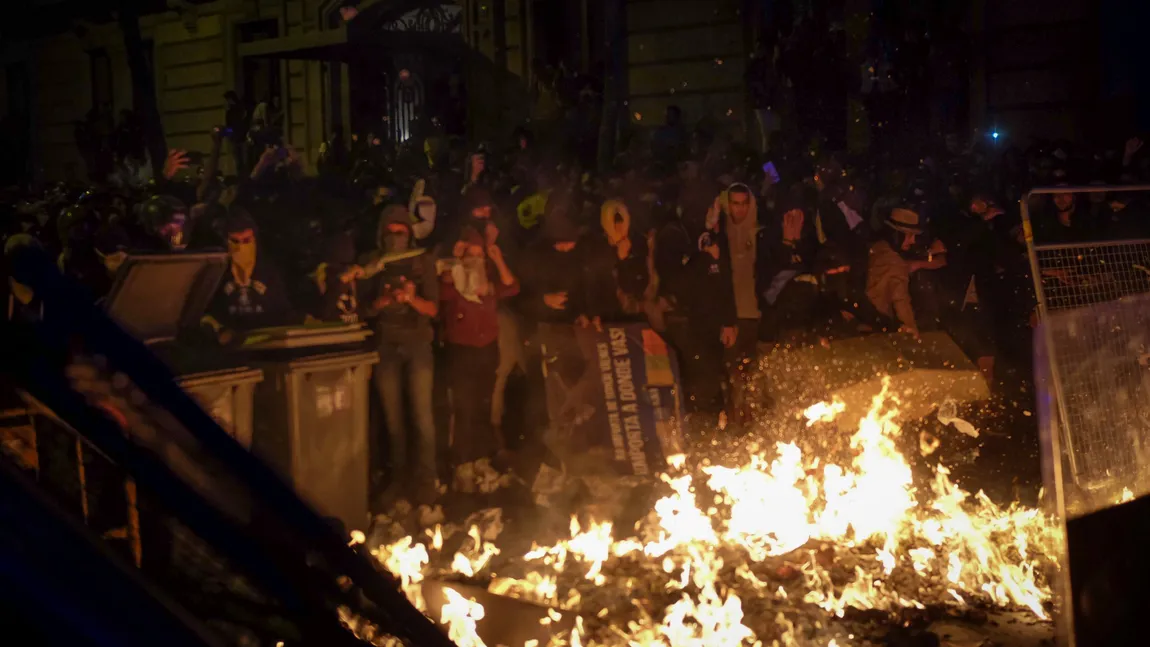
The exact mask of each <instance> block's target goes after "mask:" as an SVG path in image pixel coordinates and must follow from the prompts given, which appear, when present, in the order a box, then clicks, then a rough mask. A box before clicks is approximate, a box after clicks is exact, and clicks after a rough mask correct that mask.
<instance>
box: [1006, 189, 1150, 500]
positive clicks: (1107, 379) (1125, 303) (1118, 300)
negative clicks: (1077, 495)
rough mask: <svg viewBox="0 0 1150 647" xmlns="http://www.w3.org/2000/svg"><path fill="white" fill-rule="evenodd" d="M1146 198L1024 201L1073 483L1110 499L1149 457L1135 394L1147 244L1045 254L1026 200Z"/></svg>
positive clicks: (1148, 280) (1147, 314)
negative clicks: (1105, 493) (1109, 492)
mask: <svg viewBox="0 0 1150 647" xmlns="http://www.w3.org/2000/svg"><path fill="white" fill-rule="evenodd" d="M1106 191H1115V192H1130V191H1139V192H1142V191H1150V186H1126V187H1100V186H1091V187H1055V188H1044V189H1035V190H1033V191H1031V192H1030V193H1029V194H1027V195H1026V196H1023V199H1022V218H1023V227H1024V231H1025V233H1026V243H1027V250H1028V253H1029V256H1030V267H1031V272H1032V274H1033V277H1034V286H1035V293H1036V296H1037V301H1038V314H1039V317H1040V318H1041V319H1042V320H1043V321H1044V324H1045V325H1043V326H1042V330H1043V335H1044V336H1045V339H1044V340H1043V341H1044V342H1045V345H1046V357H1047V361H1048V362H1049V364H1050V366H1049V375H1050V378H1051V387H1052V390H1053V394H1052V395H1053V396H1054V399H1055V402H1056V404H1057V407H1056V408H1057V412H1058V417H1059V421H1060V424H1059V425H1058V427H1059V430H1060V433H1059V438H1058V440H1059V441H1061V442H1060V443H1059V444H1060V445H1061V447H1062V453H1063V454H1064V456H1065V463H1066V465H1067V466H1068V467H1069V469H1070V472H1071V474H1070V475H1069V476H1070V477H1071V478H1072V479H1073V482H1074V483H1075V484H1076V485H1077V486H1078V487H1079V488H1081V489H1084V490H1086V491H1099V490H1109V489H1112V488H1113V487H1114V486H1115V484H1118V487H1119V489H1120V488H1121V487H1122V482H1123V481H1124V480H1127V479H1132V478H1134V477H1135V476H1136V475H1138V474H1139V472H1140V471H1141V467H1140V466H1141V465H1145V464H1146V461H1144V460H1142V458H1143V452H1142V450H1141V448H1142V446H1143V445H1146V446H1148V447H1150V415H1148V414H1150V410H1148V409H1150V398H1148V397H1145V396H1144V395H1143V390H1142V389H1143V387H1142V386H1141V384H1142V381H1143V379H1144V374H1145V373H1147V369H1146V367H1145V366H1143V365H1142V364H1140V361H1139V360H1140V359H1143V358H1145V357H1146V354H1147V353H1150V349H1148V348H1147V343H1146V340H1145V338H1146V337H1147V335H1148V334H1150V297H1146V298H1140V297H1138V295H1143V294H1150V240H1118V241H1106V242H1081V243H1072V244H1044V243H1042V242H1041V241H1035V240H1034V236H1033V234H1032V232H1033V228H1032V226H1031V220H1030V214H1029V211H1028V203H1029V198H1030V196H1031V195H1042V194H1055V193H1071V194H1078V193H1098V192H1106ZM1145 377H1146V378H1147V381H1148V383H1150V375H1146V376H1145Z"/></svg>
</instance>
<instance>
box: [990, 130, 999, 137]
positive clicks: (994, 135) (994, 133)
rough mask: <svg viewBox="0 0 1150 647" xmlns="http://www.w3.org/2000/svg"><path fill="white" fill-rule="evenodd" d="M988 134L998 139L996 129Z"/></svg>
mask: <svg viewBox="0 0 1150 647" xmlns="http://www.w3.org/2000/svg"><path fill="white" fill-rule="evenodd" d="M990 136H991V137H993V138H995V139H998V131H997V130H996V131H994V132H992V133H990Z"/></svg>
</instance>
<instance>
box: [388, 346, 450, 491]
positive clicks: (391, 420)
mask: <svg viewBox="0 0 1150 647" xmlns="http://www.w3.org/2000/svg"><path fill="white" fill-rule="evenodd" d="M434 381H435V361H434V360H433V358H432V353H431V344H430V343H429V342H412V343H390V342H384V343H383V344H381V345H380V348H379V364H378V365H377V366H376V367H375V388H376V389H377V390H378V391H379V400H380V402H381V403H382V404H383V413H384V417H385V419H386V420H387V433H388V437H389V438H390V440H391V445H390V446H391V457H390V458H391V467H392V479H391V483H392V487H394V486H395V485H396V484H404V483H409V484H416V485H420V486H423V485H430V484H433V483H435V480H436V478H437V477H438V474H437V471H438V470H437V468H436V447H435V411H434V408H433V407H432V387H433V386H434ZM405 386H406V391H407V396H408V397H409V398H410V400H406V399H405V398H404V390H405ZM409 404H410V406H411V416H410V418H411V421H412V422H413V423H414V424H415V429H414V430H411V429H408V425H407V420H408V415H407V406H408V405H409ZM412 431H414V432H415V433H414V435H413V434H412ZM412 440H414V442H415V446H416V448H417V449H418V451H419V459H418V460H417V461H416V463H415V464H414V466H413V465H412V463H411V453H410V449H409V448H410V445H411V442H410V441H412ZM413 467H414V469H412V468H413Z"/></svg>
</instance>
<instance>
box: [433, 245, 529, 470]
mask: <svg viewBox="0 0 1150 647" xmlns="http://www.w3.org/2000/svg"><path fill="white" fill-rule="evenodd" d="M452 256H453V259H452V261H453V262H452V263H451V264H450V265H449V268H448V269H446V270H445V271H444V272H443V273H442V274H441V276H440V293H439V294H440V303H441V305H442V308H443V322H444V341H445V342H446V344H447V352H446V353H445V355H446V357H447V383H448V385H449V388H450V390H451V408H452V415H453V423H452V430H453V433H452V436H453V440H452V451H451V454H452V458H453V462H454V464H455V465H456V466H457V467H458V466H461V465H464V464H466V463H470V462H473V461H475V460H478V459H481V458H492V457H494V456H495V455H496V454H497V453H498V451H499V450H500V449H501V447H500V443H499V442H498V439H497V438H496V436H495V433H494V426H493V419H492V398H493V396H494V393H495V388H496V376H497V369H498V367H499V363H500V346H499V333H500V330H499V327H500V326H499V324H500V318H499V302H500V301H501V300H503V299H507V298H509V297H512V296H514V295H516V294H518V293H519V282H518V281H517V280H516V278H515V275H514V274H512V273H511V270H510V269H509V268H508V267H507V263H506V261H505V260H504V259H503V253H502V251H501V250H500V249H499V246H498V245H497V244H495V243H488V242H487V240H486V239H485V238H484V237H483V236H482V235H481V234H480V233H479V232H477V231H476V230H475V229H474V228H472V227H464V229H463V232H462V233H461V235H460V238H459V240H457V241H456V242H455V245H454V246H453V249H452Z"/></svg>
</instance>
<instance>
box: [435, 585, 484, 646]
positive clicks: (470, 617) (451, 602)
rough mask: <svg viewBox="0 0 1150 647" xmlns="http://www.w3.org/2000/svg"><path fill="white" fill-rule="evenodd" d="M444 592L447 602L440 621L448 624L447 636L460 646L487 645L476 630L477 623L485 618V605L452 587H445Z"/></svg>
mask: <svg viewBox="0 0 1150 647" xmlns="http://www.w3.org/2000/svg"><path fill="white" fill-rule="evenodd" d="M443 594H444V595H445V596H446V597H447V603H446V604H444V605H443V609H442V610H441V611H440V618H439V621H440V622H442V623H443V624H445V625H447V637H448V638H450V639H451V641H452V642H454V643H455V644H456V645H458V646H459V647H487V644H486V643H484V642H483V639H482V638H480V637H479V634H478V632H476V630H475V626H476V623H477V622H478V621H480V620H482V619H483V615H484V612H483V605H482V604H479V603H478V602H476V601H475V600H469V599H467V598H465V597H463V596H462V595H460V593H459V592H458V591H456V590H455V589H452V588H450V587H444V588H443Z"/></svg>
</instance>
